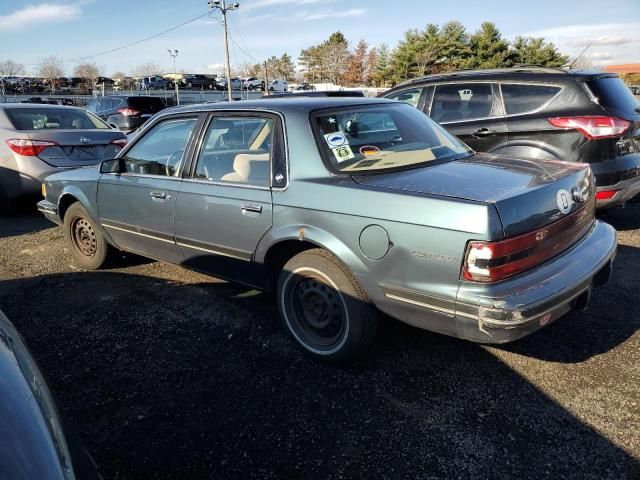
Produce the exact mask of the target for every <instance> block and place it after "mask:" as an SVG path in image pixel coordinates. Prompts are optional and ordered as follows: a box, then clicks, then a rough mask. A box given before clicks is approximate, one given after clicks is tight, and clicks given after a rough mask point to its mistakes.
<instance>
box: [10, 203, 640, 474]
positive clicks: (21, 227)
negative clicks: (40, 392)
mask: <svg viewBox="0 0 640 480" xmlns="http://www.w3.org/2000/svg"><path fill="white" fill-rule="evenodd" d="M607 221H610V222H611V223H612V224H614V225H615V226H616V228H618V230H619V231H620V249H619V254H618V259H617V262H616V265H615V272H614V277H613V279H612V282H611V283H610V284H609V285H607V286H606V287H603V288H601V289H598V290H597V291H596V292H595V293H594V295H593V301H592V305H591V307H590V309H589V310H588V311H587V312H584V313H582V314H570V315H568V316H567V317H565V318H564V319H562V320H560V321H558V322H556V323H554V324H552V325H551V326H549V327H547V328H545V329H543V330H541V331H539V332H537V333H536V334H534V335H531V336H530V337H528V338H526V339H523V340H521V341H519V342H516V343H513V344H511V345H508V346H504V347H500V348H495V347H487V346H481V345H476V344H472V343H468V342H465V341H461V340H456V339H452V338H448V337H444V336H441V335H437V334H432V333H429V332H424V331H420V330H417V329H413V328H411V327H408V326H405V325H402V324H400V323H398V322H395V321H392V320H387V321H385V322H383V325H382V329H381V332H380V334H379V335H378V337H377V340H376V342H375V345H374V347H373V350H372V352H371V354H370V355H369V356H368V357H367V358H366V359H365V360H363V361H362V362H361V363H359V364H358V365H355V366H353V367H349V368H336V367H332V366H325V365H322V364H318V363H315V362H313V361H310V360H308V359H307V358H306V357H304V356H303V355H302V354H301V353H300V352H299V351H298V350H297V349H296V348H295V347H294V346H293V344H292V342H291V341H290V340H289V338H288V337H287V334H286V332H285V331H284V330H283V328H282V326H281V325H280V323H279V321H278V318H277V314H276V310H275V306H274V303H273V301H272V299H271V298H270V297H269V296H268V295H266V294H261V293H258V292H256V291H252V290H247V289H246V288H243V287H238V286H235V285H231V284H228V283H225V282H222V281H219V280H217V279H215V278H211V277H207V276H203V275H200V274H197V273H193V272H189V271H187V270H184V269H182V268H180V267H177V266H173V265H167V264H164V263H160V262H153V261H149V260H145V259H142V258H139V257H134V256H122V257H121V258H119V259H118V260H117V261H115V262H114V263H113V264H112V265H111V267H110V268H109V269H107V270H102V271H100V272H83V271H80V270H79V269H78V267H77V266H76V265H75V264H74V262H73V260H72V259H71V256H70V255H69V252H68V251H67V249H66V248H65V244H64V241H63V238H62V231H61V229H60V228H58V227H55V226H53V225H52V224H50V223H48V222H47V221H46V220H44V219H43V218H41V217H40V216H39V215H38V214H37V213H31V212H25V213H23V214H19V215H16V216H13V217H9V218H0V308H1V309H3V310H4V312H5V313H6V314H7V315H8V317H9V318H10V319H12V320H13V322H14V323H15V324H16V325H17V327H18V328H19V329H20V330H21V332H22V333H23V335H24V337H25V338H26V340H27V343H28V344H29V346H30V348H31V350H32V352H33V354H34V356H35V357H36V359H37V361H38V362H39V364H40V366H41V368H42V370H43V371H44V374H45V376H46V377H47V379H48V381H49V383H50V386H51V387H52V389H53V390H54V391H55V392H56V394H57V397H58V404H59V407H60V408H61V409H62V410H63V411H64V412H65V413H66V414H67V415H68V416H69V417H70V419H71V420H72V421H73V422H74V423H75V425H76V427H77V428H78V430H79V431H80V433H81V435H82V437H83V439H84V441H85V443H86V445H87V448H88V449H89V451H90V452H91V453H92V454H93V456H94V457H95V459H96V461H97V463H98V465H99V466H100V467H101V470H102V471H103V474H104V476H105V478H108V479H111V478H113V479H124V478H127V479H147V478H163V479H180V478H189V479H199V478H288V479H296V478H305V479H327V478H381V479H382V478H389V479H396V478H414V479H415V478H553V479H558V478H575V479H587V478H593V479H608V478H611V479H614V478H615V479H624V478H631V479H640V463H639V462H638V458H639V457H640V393H639V386H640V332H639V329H640V316H639V315H638V313H637V310H638V308H637V307H638V303H639V302H638V293H637V285H638V283H639V281H640V278H639V277H638V271H639V270H640V204H638V203H636V204H633V205H631V206H630V207H628V208H627V209H625V210H620V211H615V212H613V213H611V214H610V215H609V216H607Z"/></svg>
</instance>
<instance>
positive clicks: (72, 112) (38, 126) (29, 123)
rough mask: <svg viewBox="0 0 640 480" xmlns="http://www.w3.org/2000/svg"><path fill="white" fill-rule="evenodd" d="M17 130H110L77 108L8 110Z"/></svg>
mask: <svg viewBox="0 0 640 480" xmlns="http://www.w3.org/2000/svg"><path fill="white" fill-rule="evenodd" d="M5 112H6V114H7V116H8V117H9V120H11V123H12V124H13V126H14V128H15V129H16V130H52V129H64V130H76V129H83V130H84V129H90V130H92V129H104V130H106V129H109V128H111V127H109V125H107V124H106V123H104V122H103V121H102V120H100V119H99V118H98V117H96V116H94V115H92V114H90V113H87V112H86V111H84V110H79V109H78V110H76V109H75V108H19V107H18V108H7V109H5Z"/></svg>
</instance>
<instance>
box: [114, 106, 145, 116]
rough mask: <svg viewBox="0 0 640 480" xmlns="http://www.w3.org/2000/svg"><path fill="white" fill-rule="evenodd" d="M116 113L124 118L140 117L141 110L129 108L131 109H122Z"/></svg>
mask: <svg viewBox="0 0 640 480" xmlns="http://www.w3.org/2000/svg"><path fill="white" fill-rule="evenodd" d="M116 112H118V113H120V114H122V115H124V116H130V115H131V116H132V115H140V111H139V110H136V109H135V108H129V107H120V108H118V109H117V110H116Z"/></svg>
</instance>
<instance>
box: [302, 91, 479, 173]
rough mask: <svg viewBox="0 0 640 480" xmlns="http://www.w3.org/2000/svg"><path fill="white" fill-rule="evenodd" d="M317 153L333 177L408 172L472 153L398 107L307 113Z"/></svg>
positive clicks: (416, 113)
mask: <svg viewBox="0 0 640 480" xmlns="http://www.w3.org/2000/svg"><path fill="white" fill-rule="evenodd" d="M311 123H312V126H313V129H314V130H315V133H316V138H317V143H318V145H319V147H320V153H321V155H322V156H323V158H324V159H325V161H326V162H327V163H328V164H329V166H330V168H331V170H333V171H335V172H344V173H347V172H349V173H351V172H359V173H360V172H368V171H372V172H373V171H375V172H379V171H381V170H393V169H397V168H410V167H415V166H419V165H424V164H427V163H428V162H433V161H445V160H453V159H458V158H463V157H466V156H469V155H470V154H471V153H472V152H471V150H469V148H468V147H467V146H465V145H464V144H463V143H461V142H460V141H459V140H458V139H456V138H455V137H454V136H452V135H450V134H449V133H448V132H447V131H446V130H445V129H444V128H442V127H440V126H439V125H438V124H436V123H435V122H433V121H432V120H431V119H430V118H429V117H427V116H426V115H425V114H424V113H422V112H420V111H419V110H417V109H415V108H413V107H411V106H409V105H405V104H402V103H399V104H393V103H388V104H379V105H372V106H352V107H345V108H340V109H337V110H321V111H319V112H316V113H314V114H312V116H311Z"/></svg>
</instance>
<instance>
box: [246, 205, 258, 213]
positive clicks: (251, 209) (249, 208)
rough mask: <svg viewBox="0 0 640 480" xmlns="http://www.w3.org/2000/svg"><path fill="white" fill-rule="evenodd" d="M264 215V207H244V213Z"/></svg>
mask: <svg viewBox="0 0 640 480" xmlns="http://www.w3.org/2000/svg"><path fill="white" fill-rule="evenodd" d="M245 212H251V213H262V205H242V213H245Z"/></svg>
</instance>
